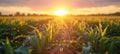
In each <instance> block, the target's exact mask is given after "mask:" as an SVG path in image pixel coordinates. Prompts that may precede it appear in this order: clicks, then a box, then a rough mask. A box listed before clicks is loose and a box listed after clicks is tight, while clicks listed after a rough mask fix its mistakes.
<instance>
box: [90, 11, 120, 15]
mask: <svg viewBox="0 0 120 54" xmlns="http://www.w3.org/2000/svg"><path fill="white" fill-rule="evenodd" d="M90 15H92V16H120V12H115V13H109V14H90Z"/></svg>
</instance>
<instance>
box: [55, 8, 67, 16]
mask: <svg viewBox="0 0 120 54" xmlns="http://www.w3.org/2000/svg"><path fill="white" fill-rule="evenodd" d="M54 14H55V15H56V16H64V15H66V14H68V11H67V10H65V9H58V10H56V11H55V12H54Z"/></svg>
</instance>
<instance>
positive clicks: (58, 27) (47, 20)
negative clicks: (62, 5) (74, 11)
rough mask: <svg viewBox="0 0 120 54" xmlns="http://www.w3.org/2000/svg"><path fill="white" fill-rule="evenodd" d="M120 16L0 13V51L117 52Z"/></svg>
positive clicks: (53, 53)
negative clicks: (12, 14)
mask: <svg viewBox="0 0 120 54" xmlns="http://www.w3.org/2000/svg"><path fill="white" fill-rule="evenodd" d="M119 53H120V16H61V17H60V16H0V54H119Z"/></svg>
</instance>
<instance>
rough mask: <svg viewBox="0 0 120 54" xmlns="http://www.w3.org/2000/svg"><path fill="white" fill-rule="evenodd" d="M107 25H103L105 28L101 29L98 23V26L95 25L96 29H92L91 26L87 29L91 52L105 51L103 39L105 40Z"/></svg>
mask: <svg viewBox="0 0 120 54" xmlns="http://www.w3.org/2000/svg"><path fill="white" fill-rule="evenodd" d="M107 28H108V26H106V27H105V29H102V25H101V24H99V26H97V25H96V29H93V28H92V27H91V28H90V29H89V31H88V34H89V38H90V41H91V43H92V52H93V53H94V52H100V53H104V52H105V44H106V43H105V41H106V40H107V37H105V34H106V30H107Z"/></svg>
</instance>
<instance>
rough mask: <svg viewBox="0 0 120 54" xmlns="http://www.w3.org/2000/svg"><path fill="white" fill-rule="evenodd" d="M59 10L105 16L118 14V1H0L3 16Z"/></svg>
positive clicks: (119, 5)
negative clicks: (103, 14)
mask: <svg viewBox="0 0 120 54" xmlns="http://www.w3.org/2000/svg"><path fill="white" fill-rule="evenodd" d="M60 8H63V9H65V10H67V11H68V12H69V14H96V13H105V14H107V13H114V12H120V0H0V12H2V13H3V14H11V13H15V12H21V13H38V14H53V12H54V11H55V10H57V9H60Z"/></svg>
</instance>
